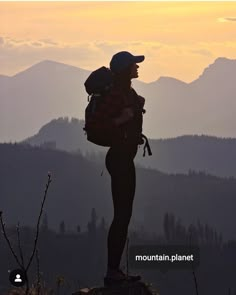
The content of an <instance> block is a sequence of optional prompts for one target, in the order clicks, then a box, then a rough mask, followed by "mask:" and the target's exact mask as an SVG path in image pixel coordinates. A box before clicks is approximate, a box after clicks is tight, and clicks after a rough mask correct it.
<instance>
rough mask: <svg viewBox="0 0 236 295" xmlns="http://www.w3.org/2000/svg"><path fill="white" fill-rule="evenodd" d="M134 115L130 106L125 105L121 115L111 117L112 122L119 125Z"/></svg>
mask: <svg viewBox="0 0 236 295" xmlns="http://www.w3.org/2000/svg"><path fill="white" fill-rule="evenodd" d="M133 117H134V111H133V109H132V108H131V107H126V108H124V109H123V111H122V113H121V115H120V116H119V117H117V118H114V119H113V122H114V124H115V125H116V126H120V125H122V124H124V123H126V122H128V121H130V120H131V119H132V118H133Z"/></svg>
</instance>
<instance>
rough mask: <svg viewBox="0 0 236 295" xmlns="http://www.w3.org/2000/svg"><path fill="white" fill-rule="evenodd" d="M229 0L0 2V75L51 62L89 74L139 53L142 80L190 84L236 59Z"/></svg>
mask: <svg viewBox="0 0 236 295" xmlns="http://www.w3.org/2000/svg"><path fill="white" fill-rule="evenodd" d="M235 32H236V3H235V2H190V3H188V2H0V74H3V75H13V74H15V73H17V72H19V71H21V70H23V69H25V68H27V67H29V66H31V65H33V64H35V63H37V62H39V61H41V60H44V59H50V60H55V61H59V62H63V63H67V64H70V65H74V66H78V67H80V68H84V69H88V70H93V69H95V68H97V67H99V66H102V65H107V66H108V65H109V61H110V59H111V56H112V55H113V54H114V53H116V52H117V51H120V50H128V51H131V52H132V53H133V54H144V55H145V57H146V60H145V62H144V63H143V64H142V66H141V67H140V80H143V81H146V82H151V81H154V80H157V79H158V78H159V77H160V76H171V77H175V78H177V79H180V80H183V81H186V82H191V81H192V80H194V79H197V78H198V76H199V75H200V74H201V73H202V71H203V69H204V68H205V67H206V66H208V65H209V64H211V63H213V62H214V60H215V59H216V58H218V57H228V58H233V59H235V58H236V38H235V36H236V35H235Z"/></svg>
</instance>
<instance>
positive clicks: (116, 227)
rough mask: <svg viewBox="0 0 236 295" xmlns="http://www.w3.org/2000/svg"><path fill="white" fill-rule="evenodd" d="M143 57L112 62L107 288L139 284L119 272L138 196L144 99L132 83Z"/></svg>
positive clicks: (124, 55) (115, 58)
mask: <svg viewBox="0 0 236 295" xmlns="http://www.w3.org/2000/svg"><path fill="white" fill-rule="evenodd" d="M142 61H144V56H143V55H140V56H133V55H132V54H131V53H129V52H127V51H122V52H118V53H117V54H115V55H114V56H113V57H112V59H111V61H110V70H111V71H112V73H113V89H112V91H111V92H110V94H109V99H110V101H111V102H113V108H118V109H119V115H118V116H117V117H115V118H114V119H113V124H114V126H115V127H116V128H117V130H118V131H119V132H116V133H115V139H114V142H113V144H112V146H111V147H110V148H109V150H108V152H107V155H106V168H107V170H108V172H109V174H110V176H111V190H112V199H113V206H114V218H113V221H112V223H111V226H110V229H109V232H108V239H107V248H108V263H107V273H106V276H105V278H104V284H105V286H109V285H112V284H115V283H120V282H123V281H138V280H140V279H141V277H140V276H134V275H133V276H131V275H128V276H127V275H125V274H124V273H123V272H122V271H121V269H120V261H121V257H122V253H123V250H124V247H125V243H126V239H127V233H128V226H129V222H130V218H131V215H132V206H133V200H134V195H135V187H136V175H135V166H134V158H135V156H136V153H137V148H138V145H139V144H143V143H144V142H143V139H142V114H143V113H144V110H143V107H144V103H145V99H144V98H143V97H141V96H139V95H138V94H137V93H136V92H135V90H134V89H133V88H132V87H131V80H132V79H135V78H138V68H139V66H138V65H137V63H141V62H142Z"/></svg>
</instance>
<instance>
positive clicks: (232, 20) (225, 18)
mask: <svg viewBox="0 0 236 295" xmlns="http://www.w3.org/2000/svg"><path fill="white" fill-rule="evenodd" d="M218 22H220V23H225V22H236V17H220V18H218Z"/></svg>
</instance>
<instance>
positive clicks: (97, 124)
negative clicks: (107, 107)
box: [83, 67, 114, 147]
mask: <svg viewBox="0 0 236 295" xmlns="http://www.w3.org/2000/svg"><path fill="white" fill-rule="evenodd" d="M112 81H113V76H112V72H111V71H110V70H109V69H108V68H106V67H101V68H99V69H97V70H95V71H94V72H92V73H91V74H90V75H89V77H88V78H87V80H86V81H85V83H84V86H85V89H86V92H87V93H88V95H89V96H88V101H89V103H88V105H87V107H86V109H85V127H84V128H83V129H84V131H85V132H86V134H87V140H88V141H90V142H92V143H94V144H97V145H101V146H108V147H109V146H111V144H112V138H113V135H114V132H113V131H114V130H113V129H112V128H111V124H108V118H107V116H106V113H105V112H104V100H103V97H104V96H105V95H107V94H108V93H109V91H110V90H111V88H112Z"/></svg>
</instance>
